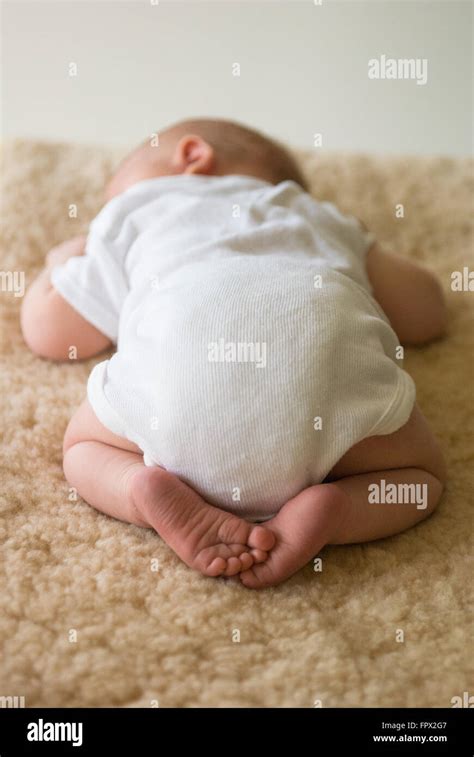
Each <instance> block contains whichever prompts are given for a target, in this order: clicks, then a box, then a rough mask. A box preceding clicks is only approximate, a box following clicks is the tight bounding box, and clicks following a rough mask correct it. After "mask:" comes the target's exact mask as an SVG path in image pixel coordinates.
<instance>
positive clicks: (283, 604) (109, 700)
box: [0, 141, 474, 707]
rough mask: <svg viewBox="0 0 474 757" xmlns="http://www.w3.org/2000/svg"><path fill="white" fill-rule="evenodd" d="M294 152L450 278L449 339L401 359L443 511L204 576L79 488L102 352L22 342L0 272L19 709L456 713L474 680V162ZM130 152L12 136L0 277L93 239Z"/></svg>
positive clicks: (13, 666)
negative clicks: (318, 560)
mask: <svg viewBox="0 0 474 757" xmlns="http://www.w3.org/2000/svg"><path fill="white" fill-rule="evenodd" d="M298 155H299V157H300V158H301V160H302V163H303V165H304V167H305V169H306V172H307V173H308V174H309V176H310V177H311V181H312V191H313V193H314V195H315V196H316V197H317V198H320V199H327V200H330V201H333V202H336V203H337V204H339V206H340V207H341V209H343V210H344V211H346V212H351V213H353V214H355V215H357V216H359V217H360V218H361V219H363V220H364V221H365V223H366V224H367V225H368V226H369V227H370V228H371V229H373V230H374V231H375V232H376V234H377V236H378V238H379V240H380V241H381V242H382V243H383V244H385V245H386V246H387V248H389V249H392V250H394V251H397V252H399V253H401V254H403V255H407V256H409V257H412V258H416V259H418V260H420V261H422V262H424V263H426V264H427V265H429V266H430V267H431V268H432V269H433V270H435V271H436V272H437V274H438V275H439V277H440V279H441V280H442V282H443V285H444V289H445V291H446V295H447V299H448V303H449V310H450V327H449V335H448V336H447V338H446V339H444V340H442V341H440V342H439V343H436V344H433V345H431V346H429V347H426V348H423V349H413V350H409V351H408V352H407V356H406V364H405V365H406V368H407V370H408V371H409V372H410V373H411V374H412V376H413V377H414V379H415V381H416V384H417V387H418V401H419V403H420V405H421V408H422V410H423V411H424V412H425V414H426V415H427V417H428V419H429V421H430V422H431V424H432V426H433V428H434V430H435V432H436V434H437V435H438V437H439V438H440V440H441V443H442V446H443V448H444V451H445V453H446V457H447V460H448V465H449V484H448V487H447V490H446V492H445V494H444V496H443V499H442V502H441V504H440V506H439V508H438V510H437V511H436V512H435V514H434V515H433V516H432V517H431V518H430V519H429V520H428V521H426V522H424V523H421V524H420V525H419V526H417V527H416V528H414V529H412V530H411V531H408V532H407V533H404V534H401V535H398V536H396V537H393V538H389V539H385V540H382V541H378V542H375V543H372V544H364V545H357V546H350V547H330V548H326V549H324V551H323V553H322V555H321V556H322V570H319V571H315V570H314V566H313V564H309V565H308V566H307V567H306V568H304V569H303V570H301V571H300V572H299V573H298V574H297V575H296V576H294V577H293V578H292V579H291V580H289V581H288V582H286V583H285V584H284V585H282V586H280V587H278V588H275V589H271V590H267V591H264V592H260V593H255V592H251V591H249V590H247V589H245V588H243V587H241V586H239V585H236V584H234V583H229V582H226V581H225V580H222V579H219V580H215V579H209V578H203V577H201V576H200V575H198V574H196V573H194V572H193V571H191V570H190V569H188V568H187V567H186V566H185V565H183V564H182V563H181V562H180V561H179V559H178V558H177V557H175V555H174V554H173V553H172V551H171V550H170V549H169V548H168V547H167V546H166V544H164V543H163V542H162V541H161V539H160V538H159V537H158V536H157V535H156V534H155V533H152V532H151V531H146V530H141V529H139V528H136V527H134V526H131V525H126V524H123V523H119V522H117V521H114V520H112V519H110V518H108V517H106V516H104V515H101V514H99V513H97V512H96V511H95V510H93V509H91V508H90V507H89V506H88V505H86V504H85V503H84V502H83V501H81V500H79V501H74V500H71V498H70V493H69V490H68V487H67V485H66V482H65V480H64V477H63V472H62V469H61V441H62V436H63V432H64V429H65V427H66V424H67V421H68V418H69V417H70V415H71V413H72V412H73V411H74V409H75V407H76V406H77V405H78V404H79V402H80V401H81V399H82V398H83V396H84V394H85V386H86V380H87V376H88V374H89V372H90V370H91V368H92V366H93V365H94V363H95V362H96V361H95V360H89V361H88V362H86V363H76V364H74V363H71V364H68V365H54V364H51V363H48V362H46V361H42V360H40V359H38V358H36V357H34V356H33V355H32V354H30V353H29V351H28V350H27V348H26V347H25V344H24V343H23V340H22V336H21V332H20V326H19V311H20V305H21V297H18V296H15V293H14V292H12V291H8V289H9V287H8V285H7V284H8V279H7V278H6V277H5V276H4V275H2V291H0V305H1V328H0V352H1V355H0V360H1V400H2V401H1V409H0V412H1V434H2V437H3V439H2V444H1V460H0V484H1V486H0V508H1V515H2V521H1V527H0V528H1V540H2V545H1V554H2V558H3V559H2V563H1V578H0V581H1V587H2V588H1V608H0V634H1V644H2V647H1V651H2V654H1V673H0V696H24V697H25V704H26V706H27V707H39V706H43V707H72V706H78V707H150V706H151V707H153V706H157V705H159V706H160V707H240V706H251V707H272V706H276V707H314V706H323V707H354V706H362V707H405V706H410V707H421V706H430V707H451V706H452V703H451V699H452V698H453V697H455V696H458V695H462V693H463V691H465V690H468V675H469V667H470V658H471V655H470V651H472V650H470V649H469V642H468V640H467V625H468V592H469V586H470V582H469V571H468V568H469V565H468V559H469V547H470V534H471V532H472V521H471V518H470V508H471V506H472V502H473V493H472V492H473V467H472V464H473V455H474V441H473V437H472V434H471V430H472V409H473V408H472V347H473V341H474V327H473V302H474V292H469V291H453V290H452V287H451V275H452V273H453V272H454V271H462V270H463V268H464V267H465V266H468V265H471V266H472V262H473V261H472V257H471V256H472V249H473V248H472V241H473V240H472V227H471V225H470V213H471V211H472V202H473V186H472V163H470V162H469V161H467V160H459V159H451V158H442V157H433V158H413V157H396V158H385V157H374V156H371V155H359V154H357V155H356V154H342V153H336V154H326V153H324V152H319V151H315V152H314V153H302V152H299V153H298ZM119 157H121V153H119V152H118V151H110V150H107V149H104V148H99V147H98V148H96V147H88V146H76V145H68V144H45V143H35V142H28V141H16V142H13V143H9V144H7V145H5V146H4V148H3V173H2V176H3V179H2V206H3V207H2V214H1V217H2V222H1V258H0V260H1V265H0V269H1V271H2V272H4V273H5V272H8V271H10V272H25V274H26V283H27V284H28V283H29V282H31V280H32V279H33V277H34V276H35V274H36V273H37V271H38V270H39V269H40V267H41V265H42V261H43V258H44V256H45V254H46V252H47V251H48V249H49V248H50V247H51V246H52V245H54V244H56V243H58V242H60V241H62V240H64V239H66V238H67V237H71V236H73V235H75V234H78V233H82V232H84V231H85V230H86V229H87V225H88V223H89V221H90V220H91V219H92V217H93V216H94V215H95V213H96V212H97V211H98V210H99V208H100V206H101V192H102V189H103V186H104V182H105V180H106V178H107V176H108V175H109V174H110V172H111V170H112V169H113V167H114V165H115V164H116V161H117V159H118V158H119ZM71 205H75V206H77V218H70V206H71ZM397 205H402V206H403V212H404V217H403V218H400V217H397V213H396V206H397ZM398 215H400V212H399V213H398Z"/></svg>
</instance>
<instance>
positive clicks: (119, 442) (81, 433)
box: [63, 399, 141, 454]
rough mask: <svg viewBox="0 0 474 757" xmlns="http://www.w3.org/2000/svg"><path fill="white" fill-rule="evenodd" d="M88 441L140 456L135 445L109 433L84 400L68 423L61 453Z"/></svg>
mask: <svg viewBox="0 0 474 757" xmlns="http://www.w3.org/2000/svg"><path fill="white" fill-rule="evenodd" d="M90 441H95V442H102V444H109V445H110V446H111V447H118V448H119V449H125V450H128V451H130V452H138V453H140V454H141V450H140V448H139V447H137V445H136V444H133V442H130V441H129V440H128V439H125V438H124V437H122V436H117V434H113V433H112V432H111V431H109V430H108V428H106V427H105V426H104V425H103V424H102V423H101V422H100V421H99V419H98V418H97V416H96V414H95V413H94V411H93V409H92V407H91V405H90V403H89V400H88V399H85V400H84V402H83V403H82V404H81V405H79V407H78V409H77V410H76V412H75V413H74V415H73V416H72V418H71V420H70V421H69V425H68V427H67V429H66V433H65V434H64V442H63V452H66V451H67V450H68V449H69V448H70V447H72V446H73V444H78V443H79V442H90Z"/></svg>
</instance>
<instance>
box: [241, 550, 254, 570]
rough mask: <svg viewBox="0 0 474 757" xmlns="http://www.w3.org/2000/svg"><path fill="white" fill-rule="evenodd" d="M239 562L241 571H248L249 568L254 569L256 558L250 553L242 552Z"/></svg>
mask: <svg viewBox="0 0 474 757" xmlns="http://www.w3.org/2000/svg"><path fill="white" fill-rule="evenodd" d="M253 551H255V550H253ZM239 560H240V570H248V569H249V568H251V567H252V565H253V563H254V558H253V556H252V555H251V554H250V552H242V554H241V555H239Z"/></svg>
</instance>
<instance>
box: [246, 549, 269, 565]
mask: <svg viewBox="0 0 474 757" xmlns="http://www.w3.org/2000/svg"><path fill="white" fill-rule="evenodd" d="M250 554H251V555H252V557H253V562H255V563H259V562H265V560H266V559H267V558H268V552H265V551H264V550H263V549H251V550H250ZM249 567H250V566H249Z"/></svg>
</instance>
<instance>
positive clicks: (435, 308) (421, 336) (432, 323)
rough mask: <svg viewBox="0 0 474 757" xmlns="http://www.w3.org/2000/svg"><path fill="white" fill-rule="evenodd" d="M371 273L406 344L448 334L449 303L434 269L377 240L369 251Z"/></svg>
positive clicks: (384, 307) (382, 303)
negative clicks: (407, 258)
mask: <svg viewBox="0 0 474 757" xmlns="http://www.w3.org/2000/svg"><path fill="white" fill-rule="evenodd" d="M367 273H368V276H369V279H370V283H371V284H372V288H373V293H374V297H375V299H376V300H377V302H378V303H379V304H380V306H381V308H382V310H383V311H384V312H385V314H386V315H387V317H388V319H389V321H390V323H391V324H392V326H393V328H394V330H395V332H396V334H397V336H398V337H399V339H400V342H401V343H402V344H423V343H425V342H429V341H431V340H433V339H437V338H438V337H440V336H442V335H443V334H444V331H445V328H446V307H445V303H444V298H443V293H442V289H441V286H440V284H439V282H438V280H437V279H436V277H435V276H434V275H433V274H432V273H431V271H429V270H428V269H427V268H423V267H422V266H420V265H418V264H417V263H413V262H412V261H410V260H406V259H405V258H402V257H399V256H398V255H394V254H392V253H390V252H386V251H385V250H383V249H381V247H380V246H379V245H378V244H374V245H372V247H371V248H370V249H369V251H368V253H367Z"/></svg>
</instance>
